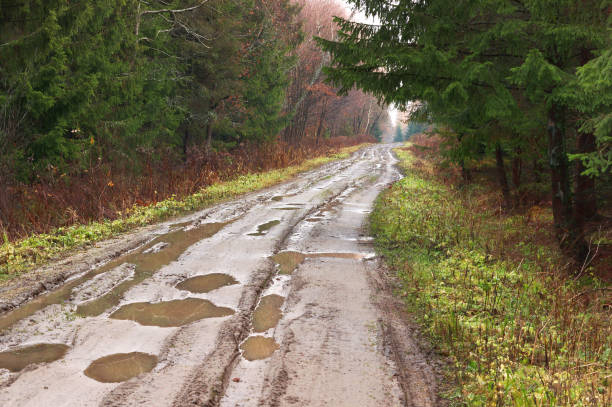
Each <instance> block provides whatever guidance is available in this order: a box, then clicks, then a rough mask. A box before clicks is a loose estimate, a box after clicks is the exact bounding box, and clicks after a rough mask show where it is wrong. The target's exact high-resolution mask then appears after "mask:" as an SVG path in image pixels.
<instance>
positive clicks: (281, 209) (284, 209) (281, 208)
mask: <svg viewBox="0 0 612 407" xmlns="http://www.w3.org/2000/svg"><path fill="white" fill-rule="evenodd" d="M274 209H278V210H279V211H297V210H298V209H300V207H299V206H282V207H280V208H274Z"/></svg>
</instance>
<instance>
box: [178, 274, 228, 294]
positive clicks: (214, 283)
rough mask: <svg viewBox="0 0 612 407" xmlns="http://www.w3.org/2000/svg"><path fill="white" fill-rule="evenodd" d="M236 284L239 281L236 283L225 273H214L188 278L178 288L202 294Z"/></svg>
mask: <svg viewBox="0 0 612 407" xmlns="http://www.w3.org/2000/svg"><path fill="white" fill-rule="evenodd" d="M234 284H238V281H236V279H235V278H234V277H232V276H230V275H227V274H223V273H212V274H206V275H203V276H196V277H192V278H188V279H187V280H184V281H181V282H180V283H178V284H177V285H176V288H178V289H179V290H185V291H190V292H192V293H197V294H202V293H208V292H210V291H213V290H216V289H218V288H221V287H226V286H228V285H234Z"/></svg>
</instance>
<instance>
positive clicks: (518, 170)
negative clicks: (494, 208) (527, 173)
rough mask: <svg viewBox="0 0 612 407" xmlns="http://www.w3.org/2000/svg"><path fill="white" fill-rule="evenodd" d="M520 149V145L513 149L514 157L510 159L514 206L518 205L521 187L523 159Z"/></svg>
mask: <svg viewBox="0 0 612 407" xmlns="http://www.w3.org/2000/svg"><path fill="white" fill-rule="evenodd" d="M522 153H523V152H522V150H521V148H520V147H517V148H515V149H514V158H513V159H512V184H514V188H515V189H516V194H515V195H516V206H520V204H521V197H520V193H519V190H520V187H521V177H522V175H523V159H522V156H521V155H522Z"/></svg>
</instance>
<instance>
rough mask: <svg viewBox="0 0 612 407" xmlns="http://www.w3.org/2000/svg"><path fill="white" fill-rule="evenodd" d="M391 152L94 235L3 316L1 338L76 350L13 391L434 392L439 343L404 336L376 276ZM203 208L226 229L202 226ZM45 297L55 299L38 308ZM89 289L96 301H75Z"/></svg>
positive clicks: (323, 398)
mask: <svg viewBox="0 0 612 407" xmlns="http://www.w3.org/2000/svg"><path fill="white" fill-rule="evenodd" d="M393 162H394V160H393V158H392V157H391V155H390V152H389V147H388V146H383V145H378V146H372V147H370V148H367V149H365V150H363V151H360V152H359V153H356V154H354V155H353V156H351V158H349V159H347V160H344V161H339V162H334V163H330V164H327V165H325V166H323V167H321V168H319V169H315V170H313V171H310V172H307V173H303V174H301V175H299V176H297V177H295V178H294V179H293V180H291V181H290V182H287V183H284V184H280V185H277V186H274V187H271V188H268V189H266V190H263V191H258V192H254V193H251V194H247V195H245V196H243V197H241V198H240V199H236V200H233V201H228V202H225V203H222V204H219V205H216V206H214V207H211V208H208V209H205V210H202V211H199V212H194V213H193V214H191V215H188V216H186V217H185V218H183V219H175V220H172V221H171V222H167V223H164V224H161V225H157V226H152V227H150V228H143V229H140V230H139V231H138V232H134V233H133V234H128V235H125V236H124V237H120V238H118V239H117V244H116V245H115V246H110V245H106V243H105V242H101V243H99V244H96V245H99V246H100V248H101V249H100V250H98V249H95V250H94V249H93V248H92V249H91V250H88V251H87V253H96V254H95V255H94V256H95V257H93V258H91V259H88V260H87V261H86V262H85V261H84V260H83V259H84V258H86V256H83V257H81V258H79V259H80V260H76V261H78V264H77V263H70V261H73V260H66V262H64V263H61V265H62V266H61V267H63V268H64V270H63V271H62V272H61V273H60V272H58V273H57V274H55V275H60V276H61V278H59V279H57V280H54V282H53V283H52V284H51V285H48V284H47V283H46V281H47V280H44V281H45V284H44V285H41V287H33V288H32V290H30V291H29V292H30V293H31V294H32V295H37V294H38V293H41V292H44V291H45V290H50V289H53V287H57V285H58V284H64V285H63V286H62V287H61V288H60V290H54V291H51V292H48V293H47V294H44V295H43V296H42V297H38V298H39V299H36V300H34V302H33V303H26V304H25V307H22V308H20V309H19V310H26V311H25V313H24V314H21V315H25V316H27V318H25V319H20V320H19V319H18V320H16V321H17V323H16V324H14V325H12V326H7V327H6V329H4V331H3V332H2V335H0V351H8V352H11V351H14V350H15V349H16V348H19V347H25V346H26V345H29V344H33V343H41V344H62V343H63V344H70V350H69V351H68V352H66V354H65V355H64V356H63V357H62V358H61V359H60V360H58V361H56V362H53V363H37V364H31V365H29V366H28V367H26V368H24V369H22V370H21V371H18V372H10V371H8V370H2V371H1V372H0V387H1V388H2V391H0V405H7V406H8V405H11V406H12V405H15V406H24V407H38V406H40V405H53V406H56V405H57V406H79V407H80V406H90V405H91V406H102V405H105V406H106V405H108V406H111V405H112V406H115V405H117V406H119V405H121V406H135V405H154V406H160V407H165V406H179V407H183V406H186V405H210V406H220V407H236V406H255V405H257V406H270V407H272V406H275V407H278V406H294V407H304V406H318V405H337V406H342V405H351V406H352V405H357V406H360V407H368V406H378V405H385V406H386V405H389V406H402V405H409V406H413V407H420V406H428V404H423V403H425V401H423V400H427V399H429V400H431V398H428V397H429V396H427V395H429V394H433V393H432V391H433V390H432V389H434V388H435V383H434V382H433V381H432V380H431V378H430V377H429V376H427V375H425V376H423V375H421V372H426V369H427V363H428V361H429V356H428V355H420V354H419V355H416V356H413V353H418V352H421V350H420V348H418V347H416V348H415V347H410V346H409V347H402V344H403V343H409V342H410V339H411V338H410V335H413V334H414V331H411V330H406V329H404V328H403V327H404V326H405V325H403V317H402V318H400V317H397V318H396V317H394V316H391V315H390V314H392V313H394V312H396V311H394V309H388V308H383V307H377V306H375V304H376V303H377V301H378V298H379V296H380V295H381V293H383V292H384V293H385V295H388V293H389V289H388V288H387V287H382V288H381V287H379V286H378V285H376V284H374V283H372V282H371V281H369V280H368V279H367V278H366V276H368V275H374V276H376V275H377V273H378V269H377V264H378V261H377V259H375V258H373V257H372V256H371V251H372V248H371V242H370V241H369V239H368V238H367V237H366V236H365V232H364V229H363V227H362V226H363V225H364V223H365V222H366V216H367V213H368V212H369V210H370V209H371V205H372V202H373V201H374V199H375V197H376V195H377V194H378V193H379V192H380V191H381V190H382V189H384V188H385V186H386V185H388V183H390V182H391V181H393V179H395V178H394V177H396V175H397V172H396V171H395V170H394V169H393ZM271 197H272V198H273V199H271ZM274 197H278V198H274ZM289 197H291V199H289ZM289 200H291V201H295V202H294V203H291V202H288V201H289ZM279 207H281V208H282V207H284V208H290V209H291V210H289V209H287V210H286V211H282V210H279ZM298 209H299V211H297V212H292V211H295V210H298ZM271 219H273V220H278V221H280V222H279V223H277V224H274V225H272V224H269V222H270V221H271ZM312 220H317V221H315V222H312ZM204 221H205V222H206V223H207V224H208V225H217V226H214V229H218V230H217V231H216V233H213V234H206V233H203V234H202V235H199V236H193V237H190V236H189V235H190V233H199V232H195V230H196V229H199V228H197V227H195V228H193V227H192V225H198V224H201V223H202V222H204ZM220 225H225V226H224V227H222V226H220ZM255 225H259V226H260V227H261V226H263V227H262V228H261V229H259V230H258V228H256V227H255ZM268 226H270V228H267V227H268ZM185 227H186V229H180V228H185ZM204 227H207V226H205V225H204ZM213 232H215V231H214V230H213ZM253 232H256V233H263V234H265V238H253V237H252V236H248V234H249V233H253ZM173 233H176V235H173ZM202 236H203V237H202ZM207 236H208V237H207ZM120 243H122V245H123V246H121V244H120ZM105 247H114V248H115V249H112V250H110V251H108V253H106V252H104V250H103V249H102V248H105ZM128 249H132V250H133V251H132V252H128V253H126V252H125V250H128ZM275 253H277V256H275V260H271V259H270V256H271V255H273V254H275ZM287 253H289V254H287ZM119 254H121V255H122V257H116V259H115V260H113V261H111V262H109V263H107V264H106V265H103V266H101V267H100V266H99V264H101V263H102V262H103V261H108V260H109V259H110V258H111V257H113V256H118V255H119ZM283 257H285V258H283ZM278 260H280V261H278ZM366 260H367V261H366ZM369 260H373V261H369ZM96 264H97V265H98V266H96V267H95V268H92V269H91V270H92V271H88V272H86V271H87V270H88V268H86V269H83V267H85V265H87V267H91V266H92V265H96ZM277 264H278V266H277ZM55 267H59V266H57V265H56V266H55ZM298 267H299V268H298ZM296 268H298V270H299V272H294V270H295V269H296ZM283 269H284V270H285V273H286V274H278V273H279V271H281V272H282V271H283ZM81 273H82V274H81ZM203 273H206V275H203ZM34 275H36V276H38V274H34ZM68 277H71V279H70V280H67V281H63V280H62V278H63V279H66V278H68ZM143 277H144V278H143ZM28 281H35V280H28ZM41 281H43V280H41ZM228 284H229V285H228ZM62 290H63V291H62ZM12 292H13V291H10V293H12ZM6 293H7V291H6V290H5V291H3V292H2V293H1V295H2V298H1V299H0V301H2V302H3V304H6V300H5V298H7V296H6ZM10 295H12V294H10ZM389 295H390V294H389ZM40 299H42V300H40ZM11 301H13V300H11ZM19 301H21V300H19ZM36 301H42V302H43V303H44V304H42V305H41V304H37V305H35V306H34V307H33V308H28V307H29V306H30V304H36ZM17 303H18V302H11V304H17ZM45 304H50V306H45ZM92 304H99V306H97V309H95V310H94V311H95V312H94V311H92V312H91V313H90V315H92V316H89V317H87V318H79V317H78V316H77V315H76V313H75V311H76V310H77V307H78V306H80V309H79V311H81V312H82V311H84V310H86V307H88V306H92ZM0 305H1V304H0ZM10 306H15V305H9V307H10ZM0 309H7V308H6V306H5V305H2V307H1V308H0ZM20 312H22V311H20ZM109 313H112V314H111V317H109ZM85 314H87V313H85ZM6 315H8V314H5V315H4V316H6ZM389 326H392V328H393V329H389ZM249 335H252V337H251V338H249ZM403 336H406V338H403ZM393 338H395V339H393ZM135 354H143V355H146V356H134V355H135ZM118 355H132V356H118ZM153 355H155V356H153ZM243 355H244V357H242V356H243ZM155 357H157V358H158V363H157V364H156V365H155V360H154V359H153V358H155ZM107 358H110V360H108V359H107ZM115 358H116V359H115ZM405 364H409V365H410V364H414V366H408V367H406V366H403V365H405ZM153 366H154V367H153ZM88 369H89V370H88ZM105 369H106V370H105ZM86 370H88V372H90V373H92V372H95V371H96V370H97V371H98V372H102V373H99V374H100V376H99V377H98V379H100V380H106V381H104V382H99V381H97V380H93V379H92V378H90V377H88V376H86V375H85V374H83V372H84V371H86ZM146 371H148V373H145V372H146ZM93 374H94V373H92V375H93ZM130 377H131V378H130ZM233 378H239V379H240V380H238V381H234V380H232V379H233ZM126 379H127V380H126ZM117 380H126V381H124V382H119V381H117ZM411 380H413V381H414V383H415V384H414V385H413V386H412V387H411V386H409V385H407V383H408V382H409V381H411ZM434 381H435V380H434ZM429 405H431V404H429Z"/></svg>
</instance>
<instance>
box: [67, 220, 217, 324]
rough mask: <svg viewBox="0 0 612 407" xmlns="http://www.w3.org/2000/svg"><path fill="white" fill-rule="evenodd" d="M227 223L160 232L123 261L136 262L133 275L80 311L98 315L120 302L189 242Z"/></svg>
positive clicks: (176, 258)
mask: <svg viewBox="0 0 612 407" xmlns="http://www.w3.org/2000/svg"><path fill="white" fill-rule="evenodd" d="M225 225H226V223H206V224H204V225H202V226H200V227H197V228H193V229H189V230H183V229H180V230H176V231H173V232H170V233H167V234H166V235H164V236H160V238H159V240H158V241H157V242H155V243H154V244H153V245H150V246H149V245H147V246H148V247H146V248H144V249H143V250H142V251H138V252H136V253H133V254H131V255H128V256H126V258H124V259H123V260H122V262H123V263H130V264H134V265H135V266H136V269H135V271H134V277H133V278H131V279H129V280H126V281H124V282H122V283H121V284H119V285H117V286H115V287H114V288H113V289H112V290H111V291H110V292H108V293H107V294H105V295H103V296H102V297H99V298H96V299H95V300H93V301H89V302H86V303H84V304H81V305H79V306H78V307H77V311H76V312H77V314H78V315H81V316H87V317H95V316H98V315H100V314H102V313H103V312H104V311H106V310H107V309H109V308H112V307H114V306H115V305H117V304H119V302H120V301H121V298H122V297H123V294H125V292H126V291H127V290H129V289H130V288H132V287H134V286H135V285H138V284H140V283H141V282H143V281H144V280H145V279H147V278H149V277H151V276H152V275H153V274H155V272H156V271H157V270H159V269H161V268H162V267H164V266H166V265H168V264H170V263H172V262H173V261H176V260H178V258H179V257H180V256H181V255H182V254H183V253H184V252H185V250H187V248H189V246H191V245H193V244H194V243H196V242H199V241H200V240H202V239H205V238H207V237H211V236H213V235H214V234H215V233H217V232H218V231H219V230H221V228H223V227H224V226H225ZM160 240H161V241H160ZM152 243H153V242H152ZM160 243H166V245H165V246H163V247H162V246H159V245H160ZM156 245H158V247H161V249H160V250H155V246H156ZM150 249H154V250H150Z"/></svg>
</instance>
